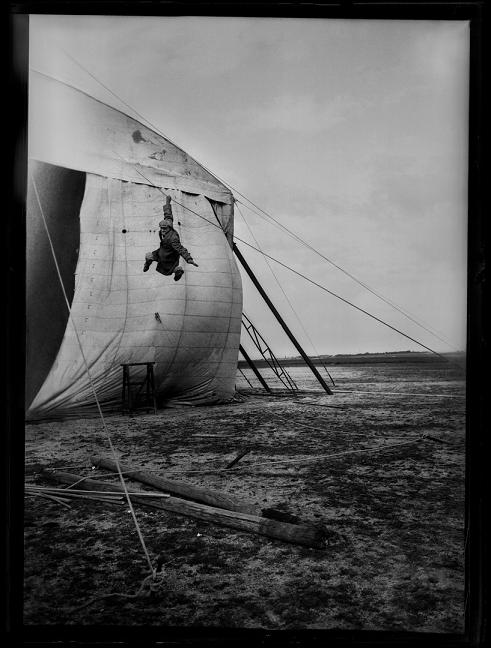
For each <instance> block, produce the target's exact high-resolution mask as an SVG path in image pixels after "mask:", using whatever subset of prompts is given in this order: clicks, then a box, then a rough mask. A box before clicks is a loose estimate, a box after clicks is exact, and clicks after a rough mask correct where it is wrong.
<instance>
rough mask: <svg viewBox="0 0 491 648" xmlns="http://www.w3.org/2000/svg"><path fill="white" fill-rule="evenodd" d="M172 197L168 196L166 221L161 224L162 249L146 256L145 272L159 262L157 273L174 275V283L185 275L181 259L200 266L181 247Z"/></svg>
mask: <svg viewBox="0 0 491 648" xmlns="http://www.w3.org/2000/svg"><path fill="white" fill-rule="evenodd" d="M170 202H171V197H170V196H167V197H166V201H165V205H164V207H163V210H164V220H162V221H160V223H159V228H160V230H159V238H160V247H159V249H158V250H154V251H153V252H147V254H145V265H144V266H143V272H147V270H148V269H149V268H150V266H151V265H152V263H153V262H154V261H156V262H157V268H156V270H157V272H160V273H161V274H163V275H171V274H173V275H174V281H179V279H180V278H181V277H182V275H183V274H184V270H183V269H182V268H181V266H180V265H179V257H180V256H182V257H183V259H185V260H186V261H187V263H190V264H191V265H194V266H196V267H198V264H197V263H195V261H193V257H192V256H191V255H190V254H189V252H188V251H187V250H186V248H185V247H183V246H182V245H181V240H180V238H179V234H178V233H177V232H176V230H175V229H174V227H173V224H174V220H173V217H172V207H171V205H170Z"/></svg>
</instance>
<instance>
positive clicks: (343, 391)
mask: <svg viewBox="0 0 491 648" xmlns="http://www.w3.org/2000/svg"><path fill="white" fill-rule="evenodd" d="M319 393H321V392H319ZM334 394H370V395H371V396H378V395H380V396H428V397H430V398H433V397H438V398H464V399H465V398H466V397H465V396H459V395H458V394H423V393H419V394H416V393H411V392H384V391H358V390H356V389H336V391H335V392H334Z"/></svg>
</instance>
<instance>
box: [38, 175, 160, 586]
mask: <svg viewBox="0 0 491 648" xmlns="http://www.w3.org/2000/svg"><path fill="white" fill-rule="evenodd" d="M29 176H30V178H31V181H32V184H33V187H34V192H35V194H36V200H37V203H38V206H39V211H40V214H41V217H42V219H43V225H44V229H45V230H46V235H47V237H48V242H49V245H50V248H51V254H52V256H53V261H54V264H55V267H56V272H57V275H58V279H59V281H60V285H61V289H62V291H63V297H64V298H65V302H66V306H67V308H68V316H69V319H70V322H71V324H72V326H73V330H74V333H75V337H76V338H77V342H78V346H79V348H80V354H81V356H82V359H83V362H84V365H85V370H86V373H87V377H88V379H89V383H90V387H91V390H92V393H93V395H94V400H95V402H96V405H97V409H98V412H99V416H100V418H101V422H102V427H103V430H104V432H105V434H106V438H107V440H108V442H109V447H110V449H111V453H112V455H113V458H114V461H115V463H116V466H117V469H118V475H119V479H120V481H121V485H122V487H123V490H124V494H125V496H126V500H127V502H128V506H129V509H130V512H131V515H132V517H133V521H134V523H135V528H136V532H137V534H138V537H139V539H140V543H141V545H142V548H143V552H144V554H145V557H146V559H147V563H148V566H149V568H150V571H151V573H152V575H154V569H153V566H152V562H151V559H150V555H149V553H148V550H147V547H146V545H145V540H144V539H143V535H142V533H141V530H140V526H139V524H138V520H137V518H136V514H135V511H134V509H133V505H132V503H131V498H130V496H129V494H128V490H127V488H126V482H125V480H124V477H123V474H122V472H121V468H120V466H119V461H118V458H117V456H116V450H115V448H114V446H113V443H112V439H111V435H110V433H109V430H108V428H107V426H106V421H105V419H104V415H103V413H102V409H101V406H100V403H99V399H98V397H97V392H96V389H95V387H94V383H93V381H92V376H91V374H90V369H89V365H88V363H87V359H86V357H85V353H84V350H83V347H82V343H81V340H80V336H79V334H78V330H77V327H76V325H75V322H74V320H73V317H72V309H71V306H70V302H69V301H68V297H67V294H66V291H65V286H64V285H63V279H62V276H61V272H60V268H59V265H58V260H57V258H56V253H55V249H54V246H53V241H52V239H51V235H50V232H49V228H48V224H47V222H46V217H45V215H44V210H43V207H42V204H41V199H40V197H39V193H38V189H37V185H36V181H35V179H34V177H33V175H32V174H31V172H29Z"/></svg>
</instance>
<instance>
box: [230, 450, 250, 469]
mask: <svg viewBox="0 0 491 648" xmlns="http://www.w3.org/2000/svg"><path fill="white" fill-rule="evenodd" d="M249 452H251V448H245V449H244V450H241V451H240V452H239V453H238V455H237V456H236V457H235V459H232V461H231V462H230V463H229V464H227V465H226V466H225V468H232V466H235V464H236V463H238V462H239V461H240V460H241V459H242V457H245V455H246V454H249Z"/></svg>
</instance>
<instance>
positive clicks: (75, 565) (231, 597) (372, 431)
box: [24, 362, 465, 632]
mask: <svg viewBox="0 0 491 648" xmlns="http://www.w3.org/2000/svg"><path fill="white" fill-rule="evenodd" d="M288 371H289V373H290V374H291V375H292V377H293V378H294V379H295V381H296V382H297V384H298V386H299V387H301V388H302V389H303V390H317V393H315V394H314V393H310V392H303V393H300V394H298V395H297V396H295V397H294V396H291V395H282V394H278V395H275V396H267V395H265V394H260V392H259V390H257V391H254V393H253V390H251V388H250V387H249V385H247V383H246V381H245V380H244V379H243V377H242V375H241V374H239V375H238V379H237V380H238V382H237V387H238V390H239V393H238V396H237V399H236V400H235V401H234V402H231V403H229V404H225V405H220V406H213V407H201V408H180V409H165V410H160V411H159V412H158V413H157V415H153V414H138V415H136V416H135V417H133V418H129V417H126V416H121V415H117V416H110V417H108V418H107V419H106V422H107V427H108V430H109V432H110V434H111V437H112V440H113V443H114V445H115V447H116V449H117V452H118V455H119V456H120V457H121V461H122V462H125V463H127V464H131V465H132V466H137V467H139V468H143V469H146V470H149V471H151V472H153V473H156V474H158V475H161V476H166V477H169V478H173V479H178V480H181V481H186V482H188V483H190V484H195V485H197V486H202V487H206V488H211V489H215V490H221V491H223V492H226V493H230V494H233V495H235V496H237V497H239V496H240V497H241V498H243V499H245V500H247V501H250V502H254V503H257V504H258V505H262V506H264V505H266V506H271V507H273V506H274V507H275V508H278V509H280V510H283V511H287V512H289V513H291V514H294V515H296V516H298V517H299V518H300V519H301V520H302V521H303V522H306V523H311V524H315V525H317V526H318V527H320V528H322V529H323V530H324V532H325V542H324V545H323V547H322V548H321V549H311V548H307V547H304V546H300V545H296V544H290V543H286V542H283V541H280V540H275V539H271V538H268V537H265V536H262V535H257V534H253V533H246V532H243V531H237V530H235V529H231V528H227V527H224V526H219V525H217V524H214V523H210V522H204V521H200V520H196V519H192V518H189V517H184V516H181V515H177V514H174V513H171V512H166V511H156V510H150V509H147V508H141V507H138V506H135V509H136V514H137V517H138V520H139V523H140V525H141V530H142V534H143V537H144V539H145V542H146V545H147V548H148V551H149V554H150V557H151V559H152V563H153V564H154V565H155V564H156V563H157V561H159V565H161V566H162V573H161V576H160V579H159V580H157V581H156V583H155V587H154V591H153V592H152V594H151V595H150V596H138V597H131V595H134V594H135V593H136V592H137V591H138V590H139V588H140V584H141V583H142V580H143V579H144V578H145V577H146V576H147V575H148V573H149V570H148V564H147V561H146V558H145V556H144V553H143V550H142V547H141V545H140V542H139V540H138V536H137V533H136V531H135V527H134V524H133V521H132V518H131V515H130V514H129V513H128V506H127V505H124V504H114V503H110V504H106V503H102V502H90V501H87V500H84V499H80V500H75V501H73V502H71V508H67V507H66V506H62V505H60V504H58V503H56V502H54V501H51V500H47V499H44V498H42V497H34V496H28V497H26V500H25V514H26V522H25V593H24V598H25V623H26V625H28V626H29V625H49V624H62V625H70V624H76V625H84V624H87V625H91V626H94V625H96V626H97V625H121V626H124V625H131V626H135V625H136V626H176V627H180V626H183V627H190V626H197V627H200V626H202V627H229V628H266V629H304V628H315V629H324V628H336V629H364V630H408V631H427V632H461V631H462V630H463V613H464V429H465V400H464V395H465V380H464V376H463V374H462V371H459V370H458V368H455V366H454V365H450V364H445V363H443V362H442V363H440V362H435V363H421V364H418V363H401V364H395V363H391V364H381V363H377V364H372V365H370V364H366V365H356V366H354V365H353V366H350V365H344V366H337V367H335V368H333V369H332V371H331V373H332V374H333V377H334V380H335V382H336V387H334V388H333V389H334V391H335V394H334V395H333V396H327V395H326V394H324V393H323V392H321V391H319V389H320V386H319V385H318V384H317V383H316V382H315V380H313V379H312V377H311V376H310V375H309V374H308V372H307V370H306V369H305V368H303V367H291V368H289V369H288ZM265 373H266V372H265ZM246 374H247V376H248V377H249V378H250V376H249V373H248V372H247V371H246ZM250 379H251V378H250ZM251 382H252V379H251ZM253 384H254V385H256V384H257V383H253ZM247 390H249V393H247ZM333 406H335V407H333ZM428 435H430V436H428ZM408 442H409V443H408ZM396 444H401V445H396ZM245 449H248V450H249V453H248V454H246V455H245V456H243V458H242V459H241V460H240V461H238V462H237V463H236V464H235V465H234V466H233V467H232V468H229V469H226V468H225V466H226V465H227V464H228V463H229V462H231V460H232V459H234V457H236V455H237V453H238V452H239V451H241V450H245ZM92 455H104V456H107V457H109V456H110V450H109V447H108V442H107V438H106V436H105V434H104V432H103V429H102V425H101V422H100V420H99V419H98V418H90V419H83V420H70V421H57V422H43V423H38V424H29V425H27V427H26V465H27V471H26V472H27V476H26V479H27V482H28V483H29V484H36V485H46V484H47V482H46V481H45V479H44V478H43V476H42V475H41V474H40V473H39V471H38V469H39V467H40V466H46V467H54V466H59V467H62V466H63V467H66V468H65V469H66V470H67V471H69V472H72V473H77V474H79V475H89V474H90V476H91V477H94V478H97V477H98V475H102V474H103V473H104V474H107V471H106V472H105V471H103V470H101V469H96V470H92V469H91V460H90V457H91V456H92ZM105 479H106V480H107V477H106V478H105ZM131 486H132V487H133V488H136V487H138V488H142V487H141V486H139V485H138V484H136V483H135V482H131ZM145 592H146V590H145V591H144V593H145ZM147 593H148V592H147ZM121 594H122V595H124V596H121ZM108 595H110V596H108Z"/></svg>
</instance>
